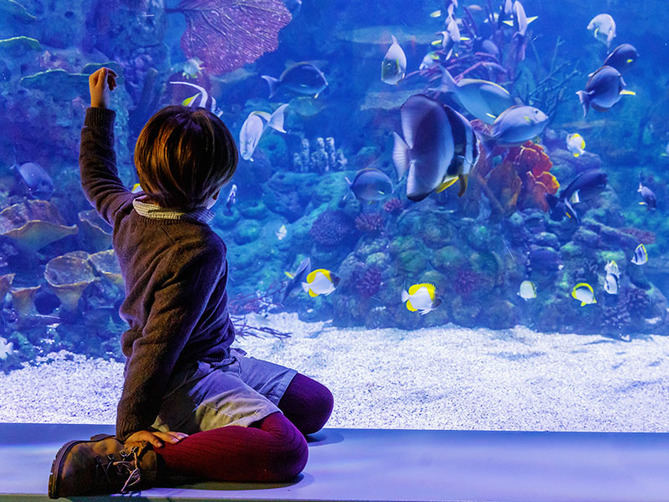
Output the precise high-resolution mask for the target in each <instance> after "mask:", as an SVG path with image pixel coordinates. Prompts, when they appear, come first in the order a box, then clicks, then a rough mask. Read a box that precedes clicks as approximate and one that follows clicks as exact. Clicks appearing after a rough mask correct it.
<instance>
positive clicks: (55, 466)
mask: <svg viewBox="0 0 669 502" xmlns="http://www.w3.org/2000/svg"><path fill="white" fill-rule="evenodd" d="M85 442H87V441H80V440H79V441H70V442H68V443H65V444H64V445H63V446H61V448H60V450H58V453H56V458H54V459H53V462H52V463H51V473H50V474H49V498H50V499H57V498H59V497H60V495H59V494H58V489H59V488H60V487H59V486H58V485H59V483H58V480H59V479H60V472H61V470H62V468H63V460H64V459H65V457H66V456H67V454H68V453H69V452H70V450H71V449H72V447H74V446H75V445H77V444H79V443H85Z"/></svg>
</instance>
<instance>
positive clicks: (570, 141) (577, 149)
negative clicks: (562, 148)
mask: <svg viewBox="0 0 669 502" xmlns="http://www.w3.org/2000/svg"><path fill="white" fill-rule="evenodd" d="M567 150H569V151H570V152H571V154H572V155H573V156H574V157H579V156H581V155H583V154H584V153H585V140H584V139H583V136H581V135H580V134H579V133H577V132H576V133H573V134H567Z"/></svg>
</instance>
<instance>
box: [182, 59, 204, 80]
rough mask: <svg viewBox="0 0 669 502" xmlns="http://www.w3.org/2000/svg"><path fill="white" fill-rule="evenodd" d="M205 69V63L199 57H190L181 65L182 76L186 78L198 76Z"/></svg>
mask: <svg viewBox="0 0 669 502" xmlns="http://www.w3.org/2000/svg"><path fill="white" fill-rule="evenodd" d="M202 70H204V65H203V62H202V60H201V59H199V58H190V59H188V60H187V61H186V62H185V63H183V64H182V65H181V76H182V77H185V78H197V77H198V76H199V75H200V73H202Z"/></svg>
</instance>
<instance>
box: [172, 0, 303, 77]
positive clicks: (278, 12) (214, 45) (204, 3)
mask: <svg viewBox="0 0 669 502" xmlns="http://www.w3.org/2000/svg"><path fill="white" fill-rule="evenodd" d="M167 12H181V13H183V14H184V16H186V24H187V28H186V31H185V32H184V34H183V36H182V37H181V48H182V49H183V51H184V53H185V54H186V57H187V58H195V57H197V58H199V59H200V60H202V62H203V63H204V67H205V68H206V70H207V72H209V73H210V74H218V75H220V74H223V73H227V72H230V71H232V70H234V69H236V68H240V67H242V66H244V65H245V64H246V63H252V62H253V61H255V60H256V59H258V58H259V57H260V56H262V55H263V54H264V53H266V52H271V51H274V50H276V48H277V47H278V45H279V37H278V34H279V31H280V30H281V28H283V27H284V26H286V25H287V24H288V23H289V22H290V20H291V19H292V17H291V15H290V12H289V11H288V9H287V8H286V6H285V5H284V3H283V2H282V1H281V0H182V2H181V3H180V4H179V6H178V7H177V8H176V9H167Z"/></svg>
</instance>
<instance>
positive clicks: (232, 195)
mask: <svg viewBox="0 0 669 502" xmlns="http://www.w3.org/2000/svg"><path fill="white" fill-rule="evenodd" d="M236 203H237V185H236V184H235V183H233V184H232V186H231V187H230V191H229V192H228V196H227V197H226V199H225V209H226V211H227V212H228V214H232V206H234V205H235V204H236Z"/></svg>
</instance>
